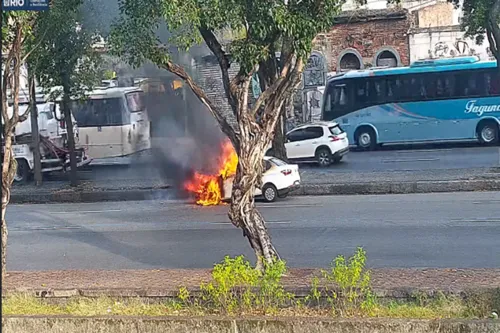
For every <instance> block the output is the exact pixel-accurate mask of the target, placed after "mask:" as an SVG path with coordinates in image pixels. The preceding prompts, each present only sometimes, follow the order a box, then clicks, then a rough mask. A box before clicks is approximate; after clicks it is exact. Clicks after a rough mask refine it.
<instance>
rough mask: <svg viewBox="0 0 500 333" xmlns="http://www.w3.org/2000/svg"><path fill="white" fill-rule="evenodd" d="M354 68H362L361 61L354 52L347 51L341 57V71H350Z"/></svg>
mask: <svg viewBox="0 0 500 333" xmlns="http://www.w3.org/2000/svg"><path fill="white" fill-rule="evenodd" d="M353 69H361V61H360V60H359V58H358V57H357V56H356V55H355V54H354V53H351V52H349V53H346V54H344V55H343V56H342V58H340V71H341V72H345V71H350V70H353Z"/></svg>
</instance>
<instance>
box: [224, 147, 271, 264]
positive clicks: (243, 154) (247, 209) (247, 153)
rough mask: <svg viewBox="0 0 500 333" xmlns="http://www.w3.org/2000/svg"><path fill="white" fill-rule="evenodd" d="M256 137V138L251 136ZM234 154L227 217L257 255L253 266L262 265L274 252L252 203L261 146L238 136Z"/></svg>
mask: <svg viewBox="0 0 500 333" xmlns="http://www.w3.org/2000/svg"><path fill="white" fill-rule="evenodd" d="M255 141H258V140H255ZM240 145H241V146H240V152H239V154H238V168H237V170H236V176H235V179H234V182H233V191H232V198H231V206H230V208H229V219H230V220H231V222H232V223H233V224H234V225H235V226H236V227H238V228H241V229H242V230H243V236H244V237H247V239H248V241H249V242H250V246H251V247H252V249H253V250H254V252H255V256H256V257H257V265H256V268H257V269H259V270H263V269H264V261H265V262H267V263H271V262H273V261H274V260H275V259H277V258H279V257H278V252H277V251H276V249H275V248H274V246H273V244H272V242H271V236H270V235H269V232H268V231H267V227H266V224H265V221H264V218H263V217H262V215H261V214H260V212H259V211H258V210H257V208H256V207H255V200H254V192H255V188H256V187H257V186H259V187H261V186H262V184H261V175H262V158H263V156H264V153H265V151H264V149H265V146H263V145H262V144H259V143H258V142H248V141H244V140H242V141H241V143H240Z"/></svg>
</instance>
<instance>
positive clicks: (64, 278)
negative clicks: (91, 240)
mask: <svg viewBox="0 0 500 333" xmlns="http://www.w3.org/2000/svg"><path fill="white" fill-rule="evenodd" d="M314 276H320V272H319V271H318V270H315V269H302V268H301V269H291V270H290V272H289V273H288V274H287V276H285V277H284V278H283V284H284V285H285V286H286V287H287V289H289V290H291V291H292V292H294V293H295V294H296V295H301V294H302V295H304V294H307V293H308V292H309V290H310V287H311V279H312V278H313V277H314ZM371 277H372V286H373V288H374V290H375V291H376V292H377V293H378V294H379V295H383V296H389V297H390V296H392V297H408V296H411V295H412V293H413V292H415V291H423V292H428V293H431V294H432V293H433V292H434V291H443V292H449V293H454V294H456V293H462V292H466V291H470V290H475V291H478V290H494V289H497V288H500V269H373V270H372V275H371ZM207 281H210V270H206V269H196V270H195V269H193V270H179V269H175V270H174V269H161V270H120V271H95V270H68V271H37V272H34V271H33V272H10V273H9V276H8V277H7V279H6V283H5V285H4V286H2V287H3V289H4V290H3V291H2V293H5V292H7V293H10V292H14V291H26V292H32V293H34V294H35V295H37V296H42V297H43V296H45V297H50V296H52V297H68V296H76V295H80V296H99V295H107V296H116V297H119V296H124V297H125V296H142V297H162V296H163V297H168V296H170V297H171V296H175V295H176V294H177V292H178V290H179V287H181V286H184V287H187V288H189V289H190V290H192V291H196V290H198V289H199V286H200V284H201V283H202V282H207Z"/></svg>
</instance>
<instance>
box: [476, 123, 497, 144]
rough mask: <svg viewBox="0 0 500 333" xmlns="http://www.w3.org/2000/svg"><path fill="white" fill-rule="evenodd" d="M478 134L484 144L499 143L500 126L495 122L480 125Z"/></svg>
mask: <svg viewBox="0 0 500 333" xmlns="http://www.w3.org/2000/svg"><path fill="white" fill-rule="evenodd" d="M477 134H478V136H479V141H480V142H481V143H482V144H485V145H490V144H494V143H497V142H498V124H497V123H496V122H493V121H488V122H484V123H482V124H480V125H479V128H478V131H477Z"/></svg>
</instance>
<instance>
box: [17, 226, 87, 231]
mask: <svg viewBox="0 0 500 333" xmlns="http://www.w3.org/2000/svg"><path fill="white" fill-rule="evenodd" d="M10 229H11V230H12V231H44V230H70V229H82V227H79V226H46V227H44V226H35V227H29V226H26V227H12V228H10Z"/></svg>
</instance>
